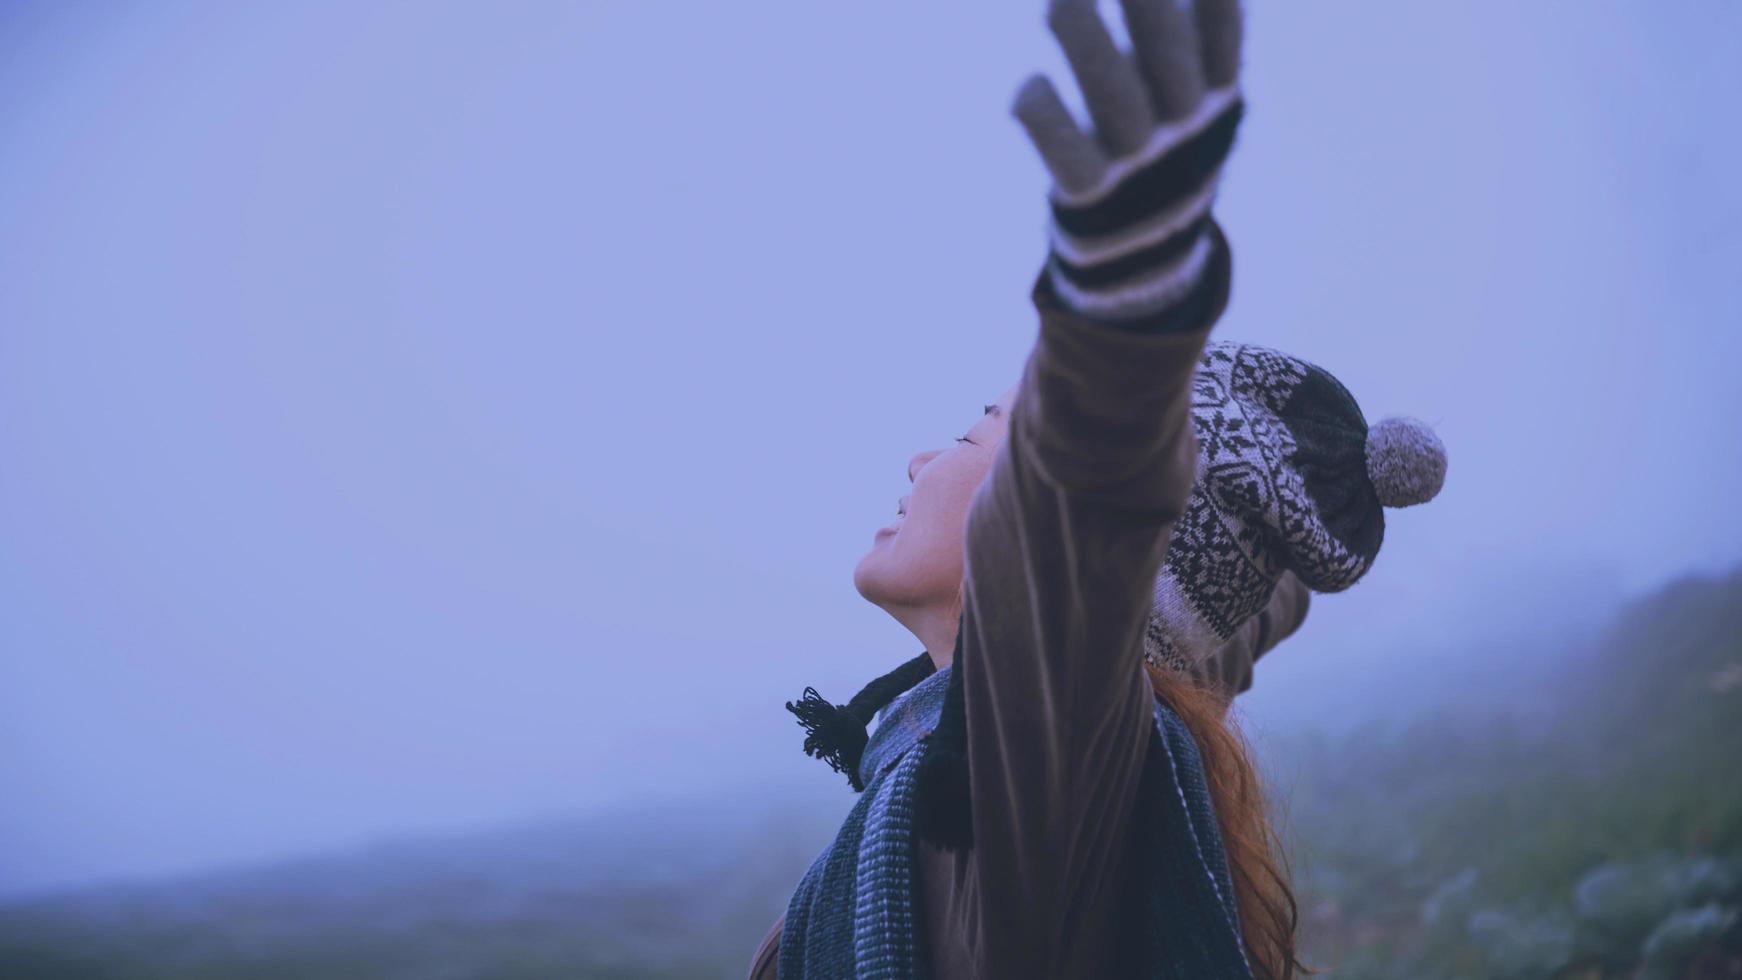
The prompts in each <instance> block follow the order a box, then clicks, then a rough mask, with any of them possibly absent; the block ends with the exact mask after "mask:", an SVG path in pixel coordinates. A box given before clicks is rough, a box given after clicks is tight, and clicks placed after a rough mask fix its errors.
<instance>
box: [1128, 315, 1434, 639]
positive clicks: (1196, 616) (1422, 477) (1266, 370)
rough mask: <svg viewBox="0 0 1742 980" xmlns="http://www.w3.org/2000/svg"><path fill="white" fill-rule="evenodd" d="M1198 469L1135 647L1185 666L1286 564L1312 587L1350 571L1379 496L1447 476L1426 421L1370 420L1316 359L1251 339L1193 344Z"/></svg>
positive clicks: (1257, 600) (1337, 587) (1258, 599)
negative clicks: (1196, 351)
mask: <svg viewBox="0 0 1742 980" xmlns="http://www.w3.org/2000/svg"><path fill="white" fill-rule="evenodd" d="M1192 428H1193V431H1194V432H1195V434H1196V436H1197V441H1198V477H1197V482H1196V483H1195V484H1194V485H1193V487H1192V493H1191V497H1190V498H1189V499H1188V500H1187V502H1186V508H1185V511H1184V513H1183V514H1181V516H1180V518H1179V520H1178V521H1177V522H1176V523H1175V524H1174V529H1173V537H1172V539H1171V540H1170V542H1169V544H1168V549H1167V560H1166V563H1165V564H1164V565H1163V567H1162V570H1161V573H1160V574H1159V575H1158V576H1157V578H1156V581H1155V608H1154V610H1153V611H1152V612H1151V613H1150V618H1149V626H1148V629H1147V630H1146V631H1145V634H1144V659H1145V660H1148V661H1149V662H1150V663H1153V664H1156V665H1158V666H1165V667H1169V668H1172V669H1175V670H1189V669H1191V668H1192V667H1193V666H1194V665H1195V664H1197V663H1198V662H1199V661H1201V660H1202V659H1204V658H1205V657H1208V656H1209V655H1210V654H1211V653H1212V652H1214V651H1215V649H1216V648H1217V647H1219V646H1220V645H1221V644H1222V643H1223V642H1225V641H1226V640H1227V639H1228V638H1229V637H1230V636H1232V635H1233V634H1234V632H1235V631H1236V630H1238V629H1239V628H1240V625H1241V624H1242V623H1244V622H1245V621H1246V620H1247V619H1249V618H1251V617H1252V616H1253V615H1254V614H1256V613H1257V612H1258V611H1259V610H1261V609H1263V608H1264V604H1265V603H1266V602H1268V601H1269V599H1270V595H1271V592H1272V591H1273V590H1274V589H1275V588H1276V582H1277V579H1278V578H1279V577H1281V575H1282V574H1283V573H1284V572H1285V571H1290V572H1293V573H1294V574H1295V575H1297V576H1298V577H1299V578H1300V580H1301V581H1302V582H1303V583H1305V584H1306V586H1307V587H1308V588H1310V589H1313V590H1314V591H1317V592H1340V591H1342V590H1343V589H1346V588H1348V587H1349V586H1351V585H1354V584H1355V582H1356V581H1358V580H1359V579H1360V578H1361V576H1362V575H1364V574H1366V572H1367V569H1368V568H1369V567H1370V566H1371V565H1372V564H1373V559H1374V557H1375V556H1377V555H1378V553H1379V544H1380V541H1381V540H1382V539H1383V538H1384V536H1385V512H1384V508H1386V507H1408V506H1410V505H1412V504H1419V503H1425V502H1427V501H1429V500H1432V499H1433V497H1434V495H1435V494H1437V493H1439V490H1440V486H1441V484H1442V483H1444V482H1445V477H1446V449H1445V446H1444V445H1443V444H1441V442H1440V440H1439V437H1437V436H1435V435H1434V433H1433V430H1432V429H1429V428H1428V427H1427V425H1426V424H1424V423H1422V422H1419V421H1416V420H1414V419H1408V418H1388V419H1385V420H1383V421H1381V422H1379V423H1378V424H1377V425H1374V426H1373V427H1371V428H1369V427H1368V425H1367V420H1366V419H1365V418H1364V417H1363V416H1362V415H1361V409H1360V406H1358V405H1357V404H1356V403H1355V399H1354V398H1353V397H1352V396H1351V395H1350V394H1349V392H1348V389H1346V388H1344V387H1343V386H1342V384H1341V383H1339V382H1338V381H1337V379H1336V378H1334V377H1332V376H1331V375H1330V373H1329V372H1327V371H1325V370H1324V369H1323V368H1320V367H1318V366H1317V365H1314V364H1309V363H1307V362H1306V361H1303V360H1300V359H1299V358H1295V357H1290V356H1289V355H1287V354H1283V353H1280V352H1278V351H1274V350H1269V349H1267V348H1264V347H1255V346H1252V345H1250V344H1236V343H1227V342H1222V341H1211V342H1209V343H1208V344H1206V345H1205V348H1204V355H1203V360H1202V362H1201V363H1200V365H1199V368H1198V372H1197V376H1196V379H1195V380H1194V382H1193V388H1192Z"/></svg>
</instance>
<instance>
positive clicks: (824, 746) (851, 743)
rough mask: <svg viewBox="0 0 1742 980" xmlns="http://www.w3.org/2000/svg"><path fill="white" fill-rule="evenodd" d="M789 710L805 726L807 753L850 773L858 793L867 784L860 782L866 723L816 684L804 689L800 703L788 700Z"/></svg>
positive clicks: (831, 767)
mask: <svg viewBox="0 0 1742 980" xmlns="http://www.w3.org/2000/svg"><path fill="white" fill-rule="evenodd" d="M786 710H788V711H790V712H792V713H793V714H795V715H797V716H798V723H799V724H800V725H803V726H804V731H805V736H804V752H805V755H809V756H815V757H816V758H818V759H821V760H823V761H824V762H826V763H828V764H829V768H830V769H833V770H834V771H836V772H844V773H846V774H847V782H849V783H851V784H852V786H853V791H854V792H862V791H863V790H864V789H865V787H864V785H863V784H862V783H860V782H859V758H860V756H862V755H864V754H865V742H866V741H867V736H866V734H865V723H864V722H862V721H860V720H859V719H858V718H855V717H854V716H853V713H852V712H851V711H850V710H848V708H847V706H846V705H844V704H830V703H829V702H827V701H824V700H823V696H822V695H820V694H818V693H817V689H816V688H814V687H807V688H805V689H804V697H803V698H800V699H799V701H798V703H796V704H794V703H793V702H791V701H788V702H786Z"/></svg>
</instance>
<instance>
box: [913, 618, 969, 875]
mask: <svg viewBox="0 0 1742 980" xmlns="http://www.w3.org/2000/svg"><path fill="white" fill-rule="evenodd" d="M950 663H951V665H952V666H951V669H950V683H949V686H948V687H947V688H945V689H944V706H943V710H942V712H941V713H940V714H939V716H938V724H937V727H936V728H934V729H932V731H931V734H929V735H927V736H926V738H925V747H924V751H925V758H923V759H921V760H920V762H919V772H918V773H917V774H916V775H915V777H914V778H915V779H916V780H917V785H916V787H915V791H916V793H917V794H918V799H917V800H916V801H915V804H914V806H915V809H916V811H917V812H916V813H915V814H914V818H915V819H916V820H917V821H918V822H919V835H920V836H921V837H922V838H924V839H925V840H928V841H930V842H931V843H932V845H933V846H935V847H938V848H941V849H943V850H946V851H958V852H959V851H965V850H968V849H969V848H972V847H973V846H974V820H973V817H974V813H973V801H972V797H971V794H970V793H969V791H968V712H967V707H966V704H965V702H964V701H963V699H962V631H961V628H960V627H959V626H958V627H957V630H956V652H955V655H954V657H953V659H951V661H950Z"/></svg>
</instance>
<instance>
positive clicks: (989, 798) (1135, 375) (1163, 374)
mask: <svg viewBox="0 0 1742 980" xmlns="http://www.w3.org/2000/svg"><path fill="white" fill-rule="evenodd" d="M1125 19H1126V23H1127V26H1128V27H1129V29H1130V34H1131V36H1132V39H1133V45H1134V52H1133V53H1130V54H1128V53H1126V52H1123V51H1121V50H1120V49H1119V48H1118V47H1116V46H1115V44H1114V42H1113V40H1112V39H1111V37H1110V35H1109V34H1108V32H1107V29H1106V27H1105V25H1104V24H1103V23H1102V22H1101V20H1100V19H1099V17H1098V15H1097V14H1096V12H1095V8H1094V4H1093V3H1092V2H1090V0H1066V2H1060V3H1055V4H1054V6H1053V8H1052V10H1051V12H1050V16H1049V20H1050V23H1051V26H1052V28H1053V31H1054V33H1055V34H1056V35H1057V37H1058V39H1059V41H1060V44H1061V45H1062V46H1063V48H1064V51H1065V54H1066V56H1067V58H1068V59H1069V61H1070V63H1071V66H1072V69H1073V71H1074V73H1075V74H1076V76H1077V79H1078V81H1079V83H1080V87H1081V89H1082V91H1083V93H1084V98H1085V102H1086V104H1087V107H1088V110H1089V116H1090V117H1091V119H1092V120H1093V123H1094V126H1093V132H1092V133H1085V132H1083V131H1082V130H1081V129H1080V128H1078V126H1077V123H1076V122H1075V120H1074V119H1073V118H1072V117H1071V115H1070V113H1069V111H1068V110H1066V109H1065V108H1064V106H1063V103H1062V102H1061V101H1060V99H1059V97H1058V95H1057V93H1056V92H1055V91H1054V89H1053V87H1052V86H1051V84H1050V83H1048V82H1047V80H1046V79H1045V78H1044V77H1038V76H1037V77H1036V78H1034V79H1031V80H1030V81H1029V82H1028V83H1026V84H1025V85H1024V86H1023V87H1022V89H1021V91H1020V92H1019V94H1018V97H1017V101H1016V106H1015V113H1016V115H1017V117H1018V118H1019V119H1020V120H1021V122H1022V123H1023V125H1024V126H1025V127H1026V129H1027V130H1028V132H1029V134H1030V136H1031V137H1032V139H1033V141H1034V143H1035V145H1036V146H1037V148H1038V149H1039V150H1040V152H1041V154H1042V156H1043V158H1044V159H1045V160H1046V162H1047V165H1048V168H1049V170H1050V171H1051V172H1052V174H1053V177H1054V180H1055V186H1054V188H1053V190H1052V193H1051V200H1050V204H1051V210H1052V234H1051V249H1050V254H1049V256H1048V260H1047V263H1046V267H1045V269H1043V270H1042V272H1041V273H1040V276H1039V278H1038V280H1037V281H1036V283H1035V285H1034V289H1033V301H1034V304H1035V308H1036V310H1037V312H1038V314H1039V336H1038V338H1037V341H1036V344H1035V347H1034V349H1033V351H1032V353H1031V354H1030V356H1029V358H1028V361H1027V363H1026V365H1025V368H1024V371H1023V375H1022V378H1021V381H1020V383H1019V386H1018V389H1017V394H1016V397H1015V401H1014V404H1013V406H1012V410H1011V415H1010V429H1009V435H1008V438H1007V441H1006V442H1005V444H1004V446H1003V447H1002V449H1001V450H1000V451H999V454H998V456H997V458H996V459H995V461H994V463H993V466H992V471H991V474H990V475H989V477H988V479H987V480H986V482H985V483H984V484H982V485H981V487H980V489H979V491H978V493H977V494H976V496H975V498H974V503H973V506H972V508H971V509H970V512H969V517H968V528H967V543H966V547H967V554H966V566H967V576H966V584H965V608H964V613H963V627H962V629H963V635H962V644H961V648H960V649H961V653H960V662H959V663H958V665H957V668H956V669H957V670H958V671H959V672H960V676H961V678H962V685H963V688H962V691H963V699H964V703H965V706H966V717H967V730H968V731H967V742H968V762H969V780H970V781H969V786H970V793H971V798H972V804H973V806H972V832H973V840H974V846H973V849H972V851H971V852H969V857H968V858H967V860H969V861H971V862H972V864H973V869H972V870H973V875H972V877H973V879H974V880H975V881H976V892H977V893H976V894H975V895H974V896H973V898H972V905H973V907H972V909H971V910H970V914H971V915H972V916H974V918H975V920H976V921H975V924H974V929H973V933H974V934H975V935H978V936H980V937H982V938H983V940H984V942H983V945H982V946H981V948H980V949H978V950H977V958H978V961H979V963H980V965H981V967H982V969H981V970H980V971H979V972H980V973H982V974H983V975H988V976H1079V975H1084V976H1086V975H1107V974H1106V973H1105V971H1106V970H1107V969H1108V968H1109V965H1110V962H1111V961H1110V960H1109V959H1108V957H1110V956H1112V955H1113V953H1112V950H1111V948H1110V943H1111V941H1112V939H1113V929H1112V923H1113V921H1114V914H1115V910H1116V907H1117V905H1118V901H1119V897H1120V895H1119V887H1120V885H1121V883H1122V878H1121V875H1120V871H1121V869H1122V861H1121V859H1122V856H1123V851H1124V847H1125V844H1126V837H1127V832H1128V830H1129V819H1128V817H1129V813H1130V811H1131V806H1132V803H1133V800H1134V797H1135V793H1136V791H1137V786H1138V780H1139V776H1140V772H1141V767H1142V764H1143V752H1144V749H1145V746H1146V739H1147V737H1148V730H1149V726H1150V724H1151V720H1150V712H1151V704H1152V701H1151V697H1152V695H1151V693H1150V688H1149V685H1148V682H1147V679H1146V676H1145V674H1144V671H1143V669H1142V631H1143V628H1144V624H1145V621H1146V619H1147V616H1148V612H1149V606H1150V602H1151V596H1152V584H1153V582H1154V579H1155V576H1156V573H1157V571H1158V570H1159V568H1160V566H1161V563H1162V561H1163V558H1164V555H1165V550H1166V547H1167V541H1168V536H1169V532H1170V530H1171V527H1172V524H1173V521H1174V520H1175V519H1176V518H1177V517H1178V515H1179V514H1180V512H1181V510H1182V508H1183V507H1184V505H1185V501H1186V498H1187V496H1188V494H1189V493H1190V490H1191V486H1192V482H1193V479H1194V476H1195V468H1196V455H1197V454H1196V444H1195V442H1194V436H1193V433H1192V428H1191V424H1190V420H1189V408H1190V400H1191V384H1192V377H1193V370H1194V368H1195V366H1196V363H1197V360H1198V358H1199V356H1200V354H1201V353H1202V349H1203V345H1204V342H1205V339H1206V337H1207V335H1208V332H1209V329H1210V326H1211V325H1212V324H1213V323H1214V322H1215V320H1216V318H1217V317H1218V316H1219V315H1220V313H1221V310H1222V308H1223V306H1224V305H1225V303H1226V300H1227V292H1228V286H1229V275H1230V273H1229V255H1228V248H1227V244H1226V242H1225V241H1224V239H1223V237H1222V235H1221V233H1220V231H1219V229H1218V228H1217V227H1216V225H1215V224H1214V222H1213V221H1212V220H1211V218H1210V204H1211V201H1212V200H1213V198H1214V195H1215V190H1216V183H1217V178H1218V176H1219V173H1220V168H1221V164H1222V161H1223V159H1224V158H1225V156H1226V154H1227V152H1228V150H1229V147H1230V145H1231V143H1232V140H1233V135H1234V129H1235V127H1236V126H1237V125H1238V122H1239V118H1240V111H1241V105H1240V99H1239V95H1238V90H1237V86H1236V81H1235V73H1236V66H1237V62H1238V46H1239V15H1238V10H1237V8H1236V5H1235V4H1234V3H1233V2H1231V0H1200V2H1199V3H1198V5H1197V6H1196V7H1195V8H1194V9H1192V10H1190V11H1187V10H1185V9H1183V8H1181V7H1180V6H1179V5H1178V4H1176V3H1175V2H1174V0H1126V2H1125Z"/></svg>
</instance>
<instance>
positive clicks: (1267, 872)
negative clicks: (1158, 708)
mask: <svg viewBox="0 0 1742 980" xmlns="http://www.w3.org/2000/svg"><path fill="white" fill-rule="evenodd" d="M1144 667H1145V669H1146V670H1148V672H1149V683H1150V686H1152V687H1153V688H1154V689H1155V693H1156V694H1157V695H1158V696H1159V697H1160V698H1161V699H1162V700H1163V701H1165V702H1167V705H1168V707H1170V708H1172V709H1173V710H1174V713H1175V714H1177V715H1179V717H1180V720H1181V721H1184V722H1185V724H1186V728H1187V729H1189V730H1190V731H1191V733H1192V739H1193V741H1195V742H1196V743H1197V746H1198V754H1199V755H1201V756H1202V757H1203V763H1204V777H1205V780H1206V781H1207V782H1208V783H1209V788H1210V804H1211V805H1212V806H1213V807H1214V808H1215V810H1216V823H1217V825H1218V826H1219V828H1220V829H1221V831H1222V847H1223V849H1224V850H1225V851H1226V852H1227V854H1228V872H1229V874H1230V875H1232V877H1233V879H1234V901H1235V907H1236V908H1237V909H1238V911H1239V913H1240V930H1241V934H1242V937H1243V938H1244V940H1245V943H1246V958H1247V960H1248V961H1249V962H1250V963H1251V965H1252V972H1253V974H1254V975H1255V976H1256V977H1257V980H1290V978H1293V977H1296V976H1300V975H1302V974H1310V973H1312V972H1313V971H1312V970H1310V969H1308V968H1307V967H1306V966H1305V965H1303V964H1302V963H1301V962H1300V960H1298V959H1297V958H1296V957H1295V929H1296V927H1297V926H1298V925H1299V922H1300V910H1299V908H1298V907H1297V906H1296V904H1295V899H1294V891H1293V889H1292V888H1291V887H1290V886H1289V876H1288V863H1287V858H1286V856H1285V854H1284V852H1283V848H1282V844H1281V841H1280V839H1279V838H1278V837H1277V834H1276V831H1275V829H1274V828H1273V827H1272V826H1271V823H1270V817H1269V814H1268V813H1267V812H1266V810H1265V805H1264V793H1263V791H1262V790H1261V789H1260V788H1259V783H1258V774H1257V769H1256V767H1255V766H1254V765H1253V764H1252V757H1251V753H1250V751H1249V750H1248V748H1247V746H1246V741H1245V739H1244V738H1242V737H1241V735H1240V734H1239V732H1238V731H1237V730H1236V729H1234V728H1233V727H1231V726H1230V725H1229V724H1228V718H1227V707H1228V701H1227V700H1226V698H1225V697H1223V696H1222V695H1221V694H1220V693H1219V692H1217V691H1216V690H1214V689H1212V688H1209V687H1205V686H1202V685H1200V684H1199V683H1197V682H1195V681H1193V680H1191V679H1190V678H1188V677H1186V676H1184V675H1182V674H1178V673H1174V672H1172V671H1168V670H1164V669H1161V668H1158V667H1155V666H1153V665H1151V664H1148V663H1145V664H1144Z"/></svg>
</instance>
